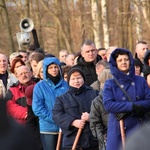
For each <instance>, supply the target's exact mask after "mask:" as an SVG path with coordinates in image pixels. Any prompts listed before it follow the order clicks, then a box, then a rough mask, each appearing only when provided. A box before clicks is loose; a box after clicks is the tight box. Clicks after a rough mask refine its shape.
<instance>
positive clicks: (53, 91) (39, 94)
mask: <svg viewBox="0 0 150 150" xmlns="http://www.w3.org/2000/svg"><path fill="white" fill-rule="evenodd" d="M52 63H54V64H57V65H58V66H59V71H60V75H61V79H60V81H59V82H58V83H57V84H56V85H55V84H54V83H53V82H52V81H51V80H50V79H49V78H47V68H48V66H49V65H50V64H52ZM43 76H44V79H43V80H41V81H40V82H38V83H37V84H36V86H35V87H34V92H33V102H32V109H33V112H34V113H35V115H36V116H38V117H39V124H40V132H58V129H59V128H58V126H57V125H56V124H55V123H54V121H53V119H52V109H53V106H54V103H55V99H56V97H57V96H60V95H61V94H63V93H64V92H66V90H67V89H68V84H67V82H66V81H64V80H63V78H62V71H61V66H60V62H59V60H58V59H57V58H56V57H51V58H45V59H44V61H43Z"/></svg>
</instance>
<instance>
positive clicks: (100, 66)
mask: <svg viewBox="0 0 150 150" xmlns="http://www.w3.org/2000/svg"><path fill="white" fill-rule="evenodd" d="M104 69H105V67H104V66H103V65H101V64H100V65H98V66H96V74H97V75H98V74H100V73H101V72H102V71H103V70H104Z"/></svg>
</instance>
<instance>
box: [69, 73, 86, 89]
mask: <svg viewBox="0 0 150 150" xmlns="http://www.w3.org/2000/svg"><path fill="white" fill-rule="evenodd" d="M83 84H84V79H83V77H82V76H81V74H80V73H79V72H74V73H72V74H71V76H70V80H69V85H70V86H72V87H75V88H80V87H81V86H82V85H83Z"/></svg>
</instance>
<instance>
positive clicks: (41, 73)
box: [39, 68, 43, 79]
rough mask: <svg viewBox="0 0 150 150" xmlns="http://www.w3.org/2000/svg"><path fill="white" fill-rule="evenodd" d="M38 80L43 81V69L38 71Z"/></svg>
mask: <svg viewBox="0 0 150 150" xmlns="http://www.w3.org/2000/svg"><path fill="white" fill-rule="evenodd" d="M39 76H40V78H41V79H43V68H41V69H40V74H39Z"/></svg>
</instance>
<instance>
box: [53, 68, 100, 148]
mask: <svg viewBox="0 0 150 150" xmlns="http://www.w3.org/2000/svg"><path fill="white" fill-rule="evenodd" d="M67 78H68V83H69V90H68V91H67V92H66V93H65V94H63V95H61V96H59V97H57V99H56V103H55V105H54V108H53V119H54V121H55V122H56V124H57V125H58V126H60V127H61V129H62V133H63V141H62V148H63V150H71V148H72V145H73V143H74V140H75V137H76V134H77V131H78V129H82V133H81V135H80V138H79V141H78V143H77V147H76V148H77V149H85V150H98V141H97V139H96V138H94V137H93V135H92V133H91V131H90V125H89V112H90V107H91V102H92V100H93V99H94V98H95V97H97V96H98V93H99V92H98V91H96V90H93V89H92V88H91V87H89V86H86V85H85V84H84V82H85V76H84V73H83V72H82V71H81V70H80V69H79V68H77V67H76V66H74V67H73V68H72V69H71V70H70V71H69V72H68V76H67Z"/></svg>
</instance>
